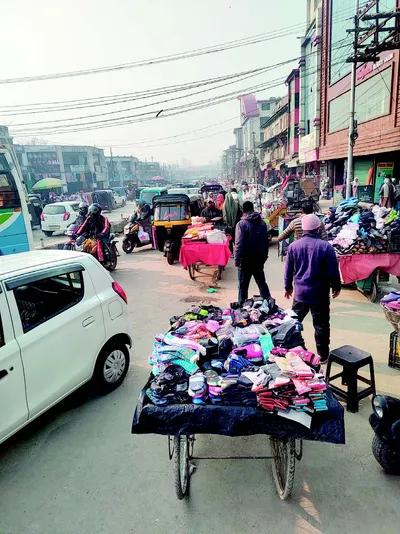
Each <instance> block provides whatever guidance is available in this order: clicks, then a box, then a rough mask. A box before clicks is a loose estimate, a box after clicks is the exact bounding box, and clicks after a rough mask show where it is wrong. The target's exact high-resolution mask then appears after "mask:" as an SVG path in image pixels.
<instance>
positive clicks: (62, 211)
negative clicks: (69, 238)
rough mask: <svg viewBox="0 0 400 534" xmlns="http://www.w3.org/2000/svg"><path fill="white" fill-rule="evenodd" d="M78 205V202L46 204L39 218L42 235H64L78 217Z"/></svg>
mask: <svg viewBox="0 0 400 534" xmlns="http://www.w3.org/2000/svg"><path fill="white" fill-rule="evenodd" d="M79 204H80V202H79V201H70V202H54V203H53V204H46V206H45V207H44V209H43V212H42V215H41V216H40V218H41V225H40V226H41V228H42V231H43V233H44V235H46V236H48V237H50V236H51V235H53V233H54V232H62V233H64V232H65V231H66V230H67V228H68V226H69V225H70V224H74V222H75V221H76V219H77V217H78V216H79Z"/></svg>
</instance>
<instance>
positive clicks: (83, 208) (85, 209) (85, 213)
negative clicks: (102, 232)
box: [76, 202, 89, 226]
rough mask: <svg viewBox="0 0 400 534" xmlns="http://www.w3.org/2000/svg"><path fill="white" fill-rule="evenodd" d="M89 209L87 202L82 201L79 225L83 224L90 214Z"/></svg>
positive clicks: (78, 219)
mask: <svg viewBox="0 0 400 534" xmlns="http://www.w3.org/2000/svg"><path fill="white" fill-rule="evenodd" d="M88 210H89V206H88V205H87V204H86V202H81V203H80V204H79V215H78V217H77V218H76V224H77V225H78V226H82V224H83V223H84V222H85V221H86V217H87V216H88Z"/></svg>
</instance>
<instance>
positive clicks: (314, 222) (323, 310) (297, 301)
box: [285, 214, 341, 363]
mask: <svg viewBox="0 0 400 534" xmlns="http://www.w3.org/2000/svg"><path fill="white" fill-rule="evenodd" d="M301 222H302V228H303V237H302V238H301V239H299V240H298V241H295V242H293V243H292V244H291V245H290V246H289V248H288V253H287V258H286V266H285V297H286V298H287V299H289V298H290V297H291V296H292V294H293V281H294V301H293V311H294V312H296V314H297V316H298V318H299V321H301V322H302V321H303V319H304V318H305V316H306V315H307V314H308V312H309V311H311V315H312V318H313V324H314V331H315V343H316V345H317V351H318V354H319V355H320V356H321V362H322V363H324V362H326V361H327V359H328V356H329V342H330V339H329V338H330V325H329V312H330V310H329V306H330V302H329V300H330V291H331V289H332V297H333V298H336V297H337V296H339V293H340V289H341V284H340V273H339V265H338V261H337V258H336V254H335V251H334V249H333V247H332V245H331V244H330V243H328V242H327V241H324V240H323V239H321V236H320V234H319V232H318V229H319V227H320V225H321V222H320V220H319V219H318V217H317V216H316V215H313V214H311V215H305V216H304V217H303V218H302V221H301Z"/></svg>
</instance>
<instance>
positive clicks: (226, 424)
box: [132, 297, 345, 500]
mask: <svg viewBox="0 0 400 534" xmlns="http://www.w3.org/2000/svg"><path fill="white" fill-rule="evenodd" d="M170 324H171V328H170V330H169V331H168V332H167V333H166V334H165V335H161V334H158V335H157V336H156V339H155V342H154V345H153V352H152V354H151V355H150V356H149V359H148V361H149V364H150V365H152V373H151V375H150V377H149V379H148V381H147V383H146V385H145V387H144V388H143V389H142V391H141V393H140V396H139V400H138V404H137V407H136V410H135V414H134V418H133V424H132V433H134V434H161V435H166V436H168V451H169V458H170V459H174V477H175V490H176V494H177V497H178V499H182V498H183V497H184V496H186V495H187V490H188V487H189V481H190V477H191V474H192V471H193V461H194V460H196V459H197V460H199V459H200V460H201V459H221V460H224V459H263V460H264V459H271V460H272V472H273V477H274V481H275V485H276V489H277V492H278V495H279V497H280V498H281V499H282V500H285V499H287V498H289V497H290V495H291V492H292V488H293V483H294V474H295V464H296V460H298V461H299V460H301V457H302V440H310V441H321V442H328V443H337V444H342V443H344V441H345V434H344V417H343V416H344V409H343V407H342V406H341V405H340V404H339V403H338V402H337V401H336V400H335V398H334V397H333V395H332V394H331V392H330V390H329V388H328V386H327V384H326V383H325V380H324V377H323V374H322V373H321V371H320V358H319V356H318V355H316V354H313V353H311V352H309V351H307V350H306V349H305V348H304V341H303V338H302V335H301V328H302V327H301V324H300V323H299V322H298V321H297V320H296V319H295V318H293V317H292V315H291V312H290V311H283V310H281V309H280V308H277V307H276V305H275V303H274V302H267V301H263V300H262V299H261V298H260V297H254V298H253V299H249V300H247V301H246V303H245V307H244V308H242V309H236V308H235V309H232V308H224V309H221V308H217V307H214V306H192V307H191V308H190V309H189V310H188V311H187V312H186V313H185V314H184V315H182V316H179V317H173V318H171V319H170ZM195 434H218V435H223V436H249V435H255V434H266V435H269V436H270V448H271V452H270V454H267V455H266V456H257V457H254V456H245V457H242V456H233V457H222V456H220V455H216V456H212V457H201V458H199V457H197V458H196V457H195V456H194V444H195V440H196V437H195Z"/></svg>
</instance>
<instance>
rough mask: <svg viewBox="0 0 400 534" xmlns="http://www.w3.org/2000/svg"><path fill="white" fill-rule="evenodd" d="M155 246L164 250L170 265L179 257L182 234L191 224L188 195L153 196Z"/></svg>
mask: <svg viewBox="0 0 400 534" xmlns="http://www.w3.org/2000/svg"><path fill="white" fill-rule="evenodd" d="M153 211H154V222H153V239H154V247H155V248H158V250H159V251H161V252H164V256H166V258H167V261H168V263H169V265H172V264H173V263H174V261H175V260H177V259H178V258H179V251H180V248H181V242H182V236H183V234H184V233H185V232H186V230H187V228H188V226H189V225H190V224H191V213H190V199H189V197H188V196H187V195H168V194H163V195H158V196H155V197H154V198H153Z"/></svg>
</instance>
